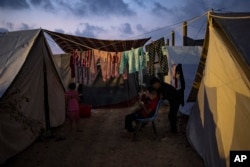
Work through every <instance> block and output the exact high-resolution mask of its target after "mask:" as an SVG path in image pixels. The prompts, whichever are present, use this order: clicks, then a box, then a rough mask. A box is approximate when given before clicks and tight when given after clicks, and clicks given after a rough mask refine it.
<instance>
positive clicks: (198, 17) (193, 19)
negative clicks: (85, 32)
mask: <svg viewBox="0 0 250 167" xmlns="http://www.w3.org/2000/svg"><path fill="white" fill-rule="evenodd" d="M207 13H208V12H205V13H203V14H202V15H200V16H196V17H194V18H191V19H189V20H188V21H187V22H188V23H187V25H189V24H191V23H193V22H195V21H197V20H199V19H200V18H202V17H203V16H205V15H207ZM182 22H183V21H182ZM182 22H178V23H175V24H172V25H168V26H165V27H162V28H160V29H157V30H154V31H151V32H147V33H144V34H141V35H146V34H150V33H152V32H155V31H159V30H162V29H165V28H168V27H173V26H175V25H178V24H180V23H182ZM181 27H182V25H180V26H178V27H177V28H175V29H173V31H176V30H177V29H179V28H181ZM46 32H47V33H48V34H49V35H52V32H50V31H46ZM53 35H54V36H56V37H58V38H60V39H62V40H65V41H68V42H71V43H74V44H76V45H79V46H82V47H85V48H88V49H98V50H101V49H102V48H105V47H108V46H111V45H115V44H119V43H121V42H123V41H116V42H113V43H111V44H107V45H103V46H101V47H99V48H92V47H90V46H87V45H84V44H82V43H79V42H76V41H74V40H70V39H68V38H64V37H62V36H60V35H57V34H55V33H53ZM141 35H140V36H141ZM167 35H170V33H168V34H167ZM135 37H136V36H135ZM135 37H133V38H135ZM133 38H131V39H133Z"/></svg>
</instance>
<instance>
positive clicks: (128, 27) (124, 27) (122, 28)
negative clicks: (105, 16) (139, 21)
mask: <svg viewBox="0 0 250 167" xmlns="http://www.w3.org/2000/svg"><path fill="white" fill-rule="evenodd" d="M119 31H120V32H121V33H123V34H125V35H132V34H134V32H133V30H132V28H131V25H130V24H129V23H124V24H122V25H121V26H120V27H119Z"/></svg>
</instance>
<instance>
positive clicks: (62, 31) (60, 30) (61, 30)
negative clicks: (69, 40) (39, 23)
mask: <svg viewBox="0 0 250 167" xmlns="http://www.w3.org/2000/svg"><path fill="white" fill-rule="evenodd" d="M55 32H59V33H61V34H64V33H65V31H64V30H63V29H61V28H56V29H55Z"/></svg>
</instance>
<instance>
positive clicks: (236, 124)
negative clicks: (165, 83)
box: [187, 13, 250, 167]
mask: <svg viewBox="0 0 250 167" xmlns="http://www.w3.org/2000/svg"><path fill="white" fill-rule="evenodd" d="M208 17H209V18H208V26H207V31H206V38H205V43H204V46H203V51H202V55H201V56H202V57H201V60H200V63H199V66H198V70H197V73H196V77H195V82H194V84H193V88H192V91H191V93H190V96H189V101H196V103H195V105H194V106H193V108H192V112H191V114H190V117H189V121H188V126H187V137H188V140H189V141H190V143H191V144H192V145H193V147H194V148H195V149H196V150H197V152H198V153H199V154H200V155H201V157H202V158H203V159H204V162H205V164H206V166H210V167H219V166H229V162H230V161H229V158H230V150H250V144H249V141H250V133H249V127H250V110H249V109H250V44H249V38H250V31H249V29H250V13H209V15H208Z"/></svg>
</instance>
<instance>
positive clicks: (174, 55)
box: [166, 46, 202, 115]
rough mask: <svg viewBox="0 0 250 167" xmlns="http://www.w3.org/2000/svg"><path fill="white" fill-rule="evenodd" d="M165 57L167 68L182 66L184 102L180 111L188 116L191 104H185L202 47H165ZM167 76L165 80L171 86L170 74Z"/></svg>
mask: <svg viewBox="0 0 250 167" xmlns="http://www.w3.org/2000/svg"><path fill="white" fill-rule="evenodd" d="M166 49H167V56H168V63H169V67H171V66H172V65H173V64H182V69H183V75H184V79H185V83H186V84H185V92H184V100H185V105H184V106H183V107H182V108H181V109H180V111H181V112H182V113H183V114H186V115H189V114H190V108H191V107H192V105H193V103H192V102H189V103H187V99H188V95H189V93H190V91H191V88H192V85H193V82H194V78H195V73H196V70H197V67H198V64H199V61H200V55H201V50H202V47H200V46H167V47H166ZM169 74H170V75H168V76H169V77H170V78H169V79H167V82H168V83H169V84H171V78H173V76H172V72H170V73H169Z"/></svg>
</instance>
